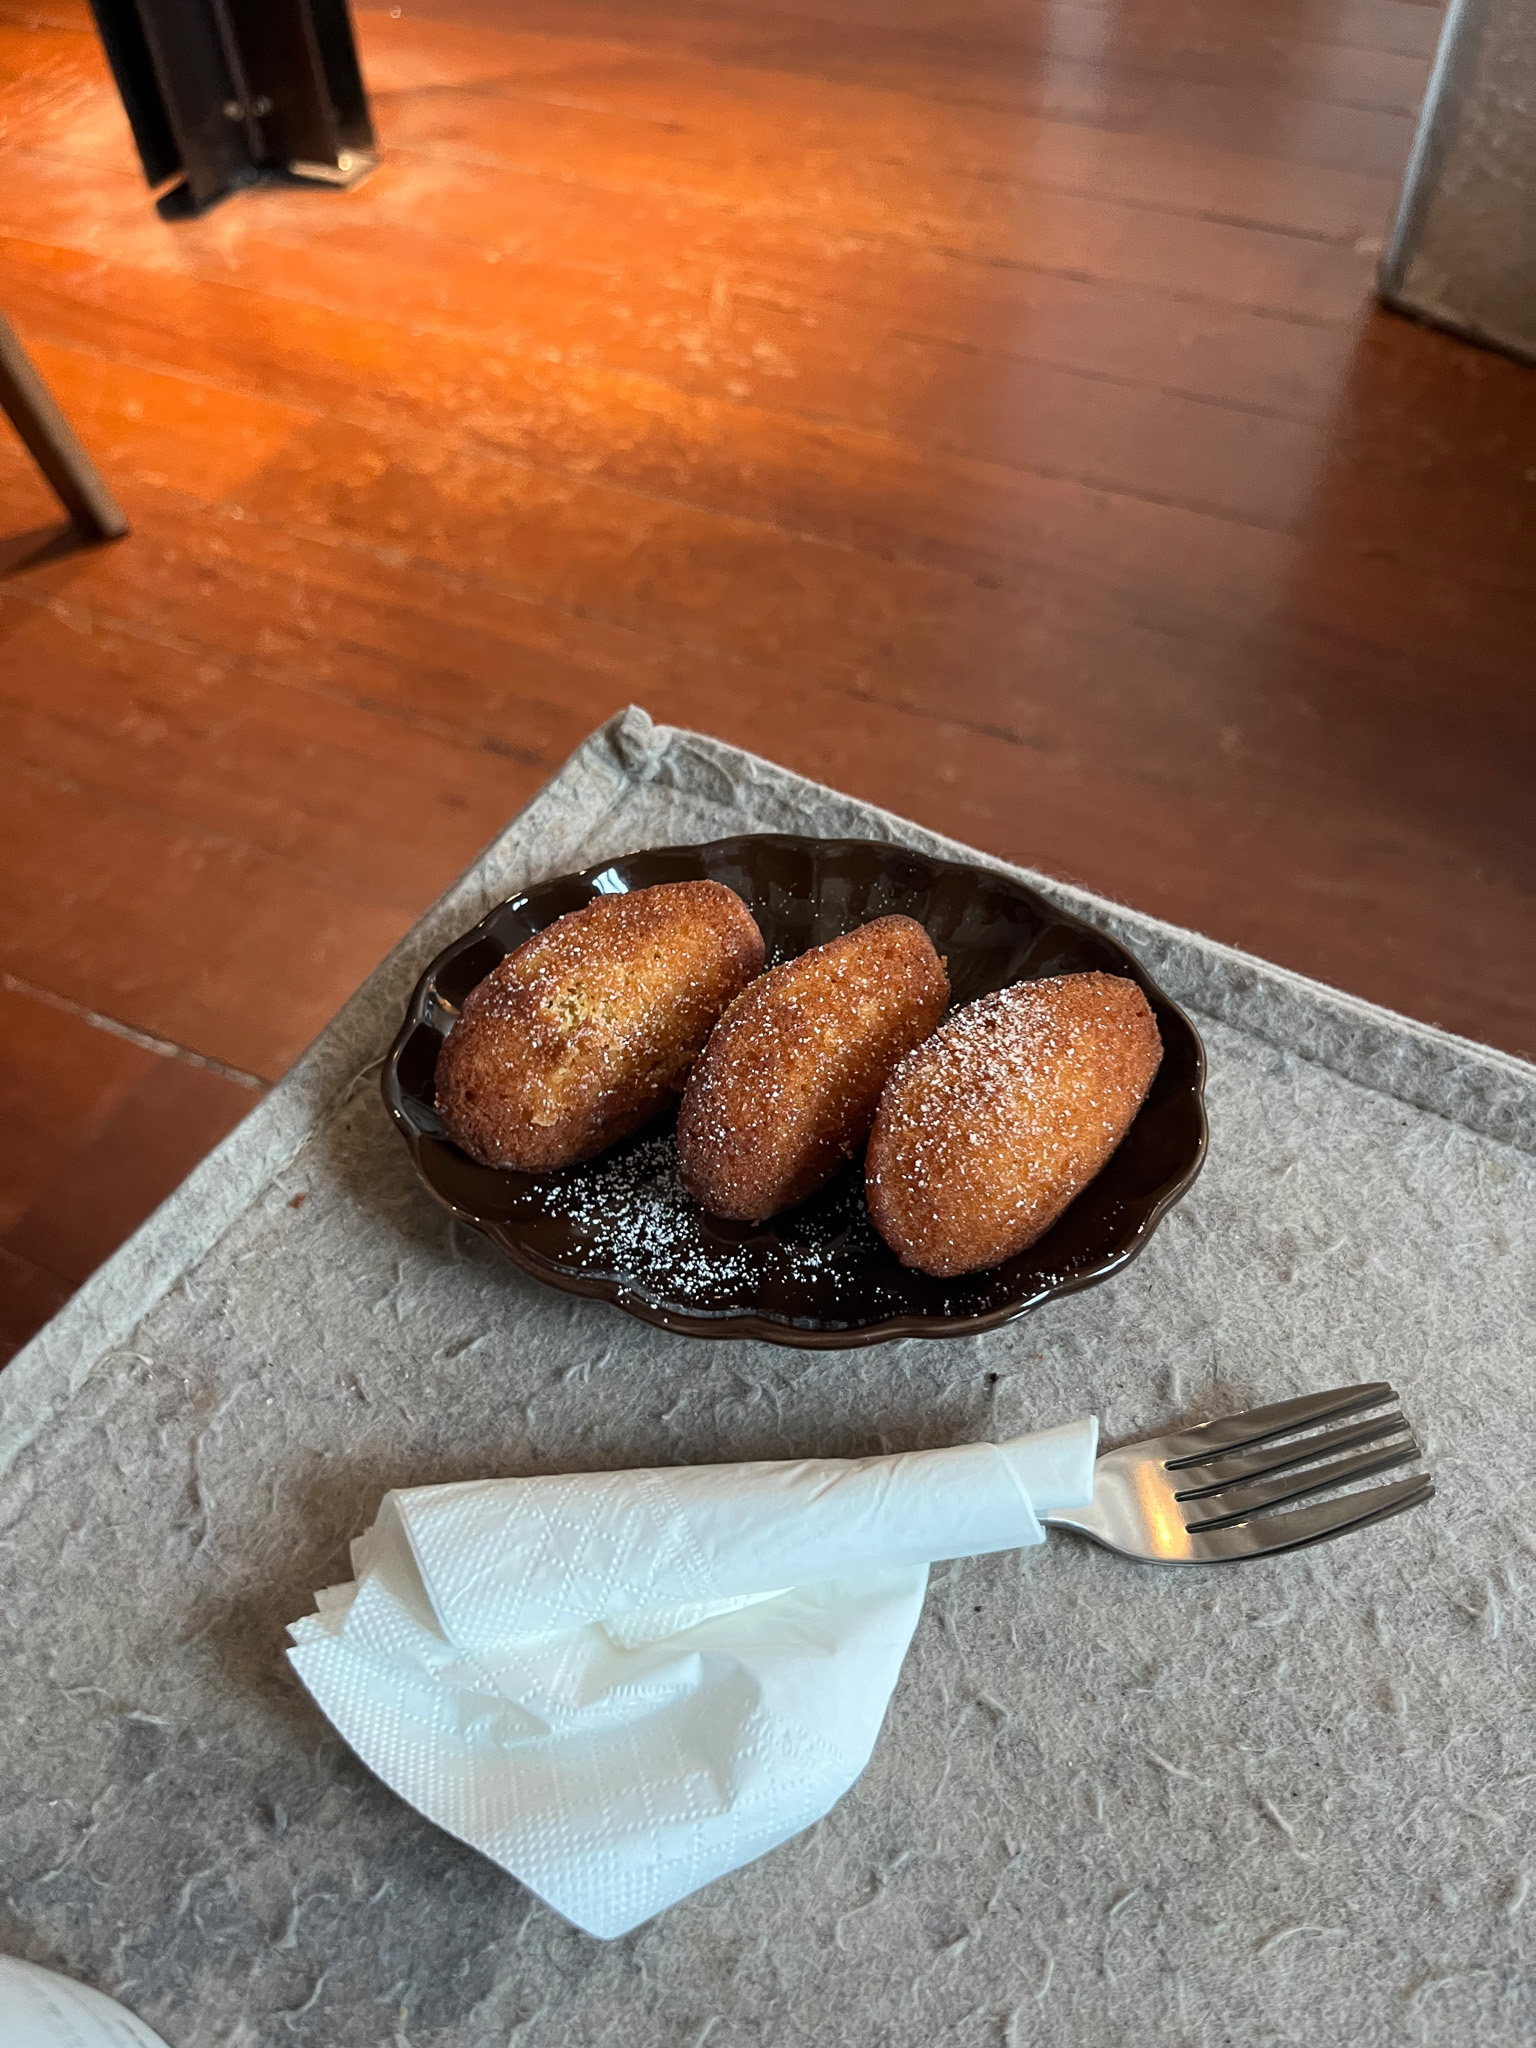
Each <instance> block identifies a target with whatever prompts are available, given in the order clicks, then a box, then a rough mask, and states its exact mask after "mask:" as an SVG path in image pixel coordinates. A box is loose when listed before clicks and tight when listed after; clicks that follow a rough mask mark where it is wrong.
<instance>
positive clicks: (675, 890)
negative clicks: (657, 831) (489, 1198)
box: [436, 881, 763, 1173]
mask: <svg viewBox="0 0 1536 2048" xmlns="http://www.w3.org/2000/svg"><path fill="white" fill-rule="evenodd" d="M762 964H763V939H762V934H761V933H760V932H759V930H758V928H757V925H756V923H755V922H754V920H753V917H752V914H751V912H750V911H749V910H748V909H747V906H746V905H745V903H743V902H742V900H741V898H740V897H739V896H738V895H737V894H736V893H735V891H734V890H731V889H727V888H726V887H725V885H724V884H723V883H721V882H703V881H700V882H666V883H661V884H659V885H658V886H657V887H655V888H651V889H635V890H631V891H630V892H629V893H627V894H625V895H617V896H597V897H594V898H593V900H592V901H591V902H590V903H588V904H586V905H585V906H584V907H583V908H582V909H580V910H573V911H571V912H570V913H569V914H568V915H567V916H565V917H561V918H557V919H556V920H555V922H554V923H553V924H551V925H547V926H546V927H545V929H544V930H543V931H541V932H536V933H535V934H534V936H533V937H532V938H531V939H529V940H528V941H527V942H526V943H525V944H524V945H521V946H519V947H518V949H517V951H516V952H515V953H509V954H508V956H507V958H506V959H505V960H503V961H502V962H501V963H500V965H499V966H497V967H495V968H493V969H492V971H491V972H490V974H488V975H487V976H486V978H485V980H484V981H482V982H480V983H479V984H478V986H476V987H475V988H473V989H472V990H471V991H470V993H469V995H468V996H467V997H466V999H465V1002H464V1007H463V1010H462V1012H461V1013H460V1015H459V1017H458V1019H457V1021H456V1022H455V1024H454V1027H453V1029H452V1030H451V1031H450V1032H449V1034H448V1037H447V1039H446V1040H445V1041H444V1043H443V1048H442V1051H441V1052H440V1053H439V1055H438V1063H437V1082H436V1087H437V1107H438V1110H439V1112H440V1114H441V1116H442V1118H443V1122H444V1123H445V1124H446V1125H447V1126H448V1129H449V1131H450V1133H451V1134H452V1136H453V1137H454V1138H455V1140H456V1141H457V1142H458V1144H459V1145H461V1146H462V1147H463V1149H464V1150H465V1151H466V1152H467V1153H468V1154H469V1156H470V1157H471V1158H472V1159H476V1160H478V1161H479V1162H480V1164H481V1165H482V1166H512V1167H519V1168H521V1169H522V1170H523V1171H524V1172H525V1173H543V1172H548V1171H550V1170H552V1169H553V1168H555V1167H560V1166H570V1165H574V1164H575V1163H576V1162H577V1161H579V1160H582V1159H591V1158H592V1157H594V1156H595V1154H597V1153H599V1152H605V1151H606V1150H607V1149H608V1147H609V1146H610V1145H616V1144H618V1143H619V1141H620V1140H621V1139H623V1138H627V1137H629V1136H630V1135H631V1133H633V1132H635V1131H637V1130H639V1129H640V1127H641V1126H642V1125H643V1124H645V1123H648V1122H649V1121H650V1119H651V1118H652V1117H653V1116H655V1115H656V1113H657V1111H658V1110H660V1109H661V1108H662V1107H663V1105H664V1104H665V1103H666V1102H667V1100H668V1099H669V1098H670V1097H671V1096H672V1095H674V1094H676V1092H677V1091H678V1090H679V1089H680V1088H681V1087H682V1086H683V1083H684V1081H685V1080H686V1079H687V1075H688V1070H689V1068H690V1067H691V1066H692V1064H693V1062H694V1061H695V1059H697V1057H698V1055H699V1053H700V1051H701V1050H702V1048H703V1046H704V1043H705V1041H706V1039H707V1038H708V1036H709V1034H710V1032H711V1030H712V1029H713V1028H714V1026H715V1023H716V1021H717V1020H718V1018H719V1017H720V1014H721V1012H722V1011H723V1010H724V1009H725V1007H726V1005H727V1004H728V1003H729V1002H730V1001H731V999H732V997H733V996H735V995H737V994H738V993H739V992H740V991H741V990H742V989H743V988H745V987H746V985H747V984H748V983H749V982H750V981H751V980H752V978H753V976H754V975H756V974H757V973H758V972H759V970H760V969H761V967H762Z"/></svg>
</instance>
